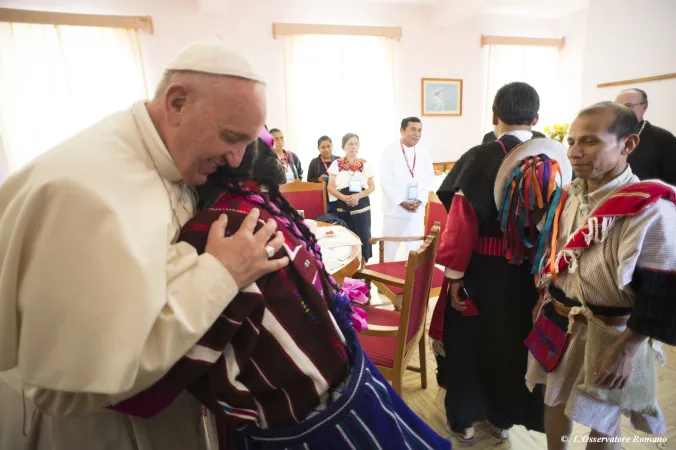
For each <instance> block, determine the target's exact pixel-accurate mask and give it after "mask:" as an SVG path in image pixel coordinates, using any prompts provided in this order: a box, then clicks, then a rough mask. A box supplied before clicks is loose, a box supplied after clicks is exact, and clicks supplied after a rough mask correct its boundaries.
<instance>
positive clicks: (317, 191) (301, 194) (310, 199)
mask: <svg viewBox="0 0 676 450" xmlns="http://www.w3.org/2000/svg"><path fill="white" fill-rule="evenodd" d="M279 192H281V194H282V195H283V196H284V198H286V199H287V200H288V201H289V203H290V204H291V206H293V207H294V208H295V209H297V210H303V211H304V217H305V218H306V219H313V220H314V219H316V218H317V217H319V216H322V215H324V214H326V211H327V206H326V194H325V192H326V184H325V183H307V182H304V181H300V180H294V181H292V182H291V183H286V184H282V185H281V186H280V187H279Z"/></svg>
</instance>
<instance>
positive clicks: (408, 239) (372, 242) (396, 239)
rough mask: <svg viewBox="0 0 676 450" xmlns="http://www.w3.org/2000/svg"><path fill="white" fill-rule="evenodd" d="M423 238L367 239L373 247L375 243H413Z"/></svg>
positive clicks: (389, 237) (388, 237)
mask: <svg viewBox="0 0 676 450" xmlns="http://www.w3.org/2000/svg"><path fill="white" fill-rule="evenodd" d="M424 240H425V236H409V237H394V236H383V237H375V238H374V237H372V238H370V239H369V244H371V245H373V244H375V243H376V242H415V241H424Z"/></svg>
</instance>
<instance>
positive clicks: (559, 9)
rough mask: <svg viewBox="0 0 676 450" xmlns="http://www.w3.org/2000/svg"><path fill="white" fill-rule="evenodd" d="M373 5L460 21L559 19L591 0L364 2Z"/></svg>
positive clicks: (379, 0) (410, 0) (417, 0)
mask: <svg viewBox="0 0 676 450" xmlns="http://www.w3.org/2000/svg"><path fill="white" fill-rule="evenodd" d="M363 1H365V2H369V3H392V4H409V5H431V6H437V7H439V8H440V9H442V10H443V12H444V14H445V15H447V16H456V18H462V17H468V16H470V15H473V14H478V13H486V14H502V15H514V16H529V17H548V18H555V17H561V16H565V15H567V14H570V13H573V12H575V11H579V10H582V9H585V8H587V7H588V6H589V0H363Z"/></svg>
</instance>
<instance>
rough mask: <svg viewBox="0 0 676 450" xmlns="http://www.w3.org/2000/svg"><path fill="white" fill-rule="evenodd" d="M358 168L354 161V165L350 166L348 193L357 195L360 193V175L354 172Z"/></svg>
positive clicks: (356, 162)
mask: <svg viewBox="0 0 676 450" xmlns="http://www.w3.org/2000/svg"><path fill="white" fill-rule="evenodd" d="M357 167H358V160H356V159H355V161H354V164H353V165H352V166H350V171H349V172H348V173H349V174H350V184H349V188H350V192H352V193H359V192H361V173H359V174H357V173H356V170H357Z"/></svg>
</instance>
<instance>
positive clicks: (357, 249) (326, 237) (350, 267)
mask: <svg viewBox="0 0 676 450" xmlns="http://www.w3.org/2000/svg"><path fill="white" fill-rule="evenodd" d="M306 223H308V225H309V226H310V228H311V230H312V231H313V232H314V234H315V237H316V238H317V243H318V244H319V247H320V248H321V251H322V261H323V262H324V266H326V271H327V272H328V273H329V274H331V276H333V278H334V279H335V280H336V282H337V283H338V284H339V285H342V284H343V280H344V279H345V278H347V277H351V276H352V275H354V274H355V273H356V272H357V270H359V266H360V265H361V241H360V240H359V237H358V236H357V235H356V234H354V233H353V232H352V231H350V230H348V229H347V228H345V227H342V226H340V225H331V224H328V223H324V222H316V224H317V227H316V228H315V227H313V226H311V224H312V223H313V221H310V220H306Z"/></svg>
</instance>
